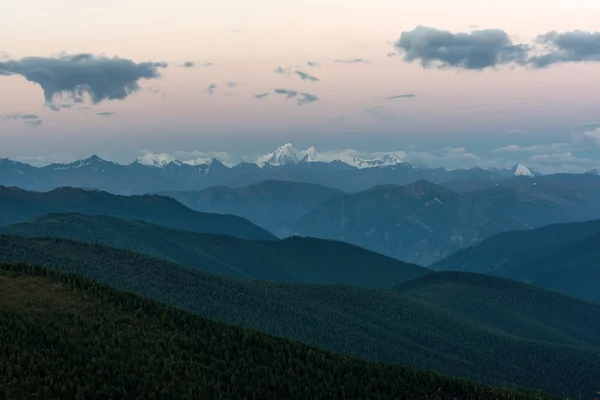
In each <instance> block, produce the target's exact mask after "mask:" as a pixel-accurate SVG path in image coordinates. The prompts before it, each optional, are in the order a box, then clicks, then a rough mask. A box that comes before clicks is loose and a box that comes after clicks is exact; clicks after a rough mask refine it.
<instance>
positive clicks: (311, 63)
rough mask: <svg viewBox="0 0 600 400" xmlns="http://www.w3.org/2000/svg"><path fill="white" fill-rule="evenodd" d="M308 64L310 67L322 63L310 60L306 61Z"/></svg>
mask: <svg viewBox="0 0 600 400" xmlns="http://www.w3.org/2000/svg"><path fill="white" fill-rule="evenodd" d="M306 65H308V66H309V67H320V66H321V64H319V63H318V62H316V61H309V62H307V63H306Z"/></svg>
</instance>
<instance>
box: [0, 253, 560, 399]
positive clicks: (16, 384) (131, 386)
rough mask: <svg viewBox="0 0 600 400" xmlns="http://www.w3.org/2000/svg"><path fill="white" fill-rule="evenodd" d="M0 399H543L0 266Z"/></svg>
mask: <svg viewBox="0 0 600 400" xmlns="http://www.w3.org/2000/svg"><path fill="white" fill-rule="evenodd" d="M0 282H1V285H2V288H3V290H2V291H0V321H1V322H2V323H1V324H0V334H1V337H2V341H1V342H0V376H1V377H2V378H1V380H0V398H1V399H17V398H44V399H55V398H61V399H67V398H69V399H70V398H73V399H120V398H128V399H148V398H161V399H196V398H210V399H232V398H236V399H251V398H255V399H270V398H294V399H299V398H306V399H320V398H323V399H325V398H331V399H334V398H335V399H338V398H369V399H389V398H396V399H399V398H406V399H450V398H460V399H550V398H552V397H550V396H548V395H545V394H542V393H539V392H533V391H525V390H517V389H515V390H508V389H500V388H493V387H489V386H484V385H480V384H478V383H474V382H469V381H465V380H459V379H454V378H450V377H446V376H443V375H439V374H435V373H431V372H424V371H411V370H409V369H407V368H404V367H399V366H391V365H385V364H376V363H367V362H363V361H359V360H356V359H353V358H350V357H344V356H340V355H334V354H331V353H328V352H325V351H322V350H318V349H316V348H312V347H310V346H306V345H302V344H299V343H296V342H293V341H289V340H284V339H278V338H274V337H272V336H269V335H266V334H260V333H257V332H253V331H250V330H247V329H244V328H240V327H233V326H227V325H223V324H219V323H216V322H213V321H211V320H208V319H206V318H202V317H197V316H194V315H192V314H190V313H187V312H184V311H181V310H177V309H175V308H172V307H168V306H165V305H161V304H158V303H155V302H153V301H150V300H147V299H143V298H141V297H138V296H135V295H133V294H128V293H124V292H119V291H117V290H115V289H112V288H110V287H108V286H106V285H103V284H98V283H92V282H90V281H88V280H86V279H83V278H80V277H78V276H75V275H65V274H60V273H57V272H55V271H52V270H49V269H45V268H42V267H38V266H33V265H27V264H22V263H13V264H2V265H0Z"/></svg>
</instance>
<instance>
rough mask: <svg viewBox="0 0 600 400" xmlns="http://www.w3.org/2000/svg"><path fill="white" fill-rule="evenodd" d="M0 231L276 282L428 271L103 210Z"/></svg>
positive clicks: (329, 248)
mask: <svg viewBox="0 0 600 400" xmlns="http://www.w3.org/2000/svg"><path fill="white" fill-rule="evenodd" d="M0 232H4V233H7V234H13V235H20V236H36V237H43V236H51V237H63V238H67V239H73V240H79V241H85V242H91V243H98V244H105V245H108V246H114V247H119V248H123V249H126V250H133V251H137V252H140V253H144V254H148V255H151V256H153V257H160V258H165V259H167V260H172V261H176V262H179V263H181V264H184V265H188V266H192V267H197V268H200V269H202V270H205V271H210V272H215V273H220V274H226V275H232V276H238V277H243V278H251V279H259V280H270V281H275V282H298V283H342V284H353V285H357V286H367V287H390V286H391V285H394V284H399V283H402V282H405V281H407V280H410V279H412V278H415V277H417V276H421V275H423V274H425V273H428V272H429V270H428V269H426V268H423V267H419V266H416V265H414V264H408V263H404V262H402V261H398V260H396V259H393V258H390V257H385V256H383V255H380V254H377V253H373V252H371V251H368V250H364V249H362V248H359V247H356V246H353V245H350V244H346V243H341V242H334V241H329V240H320V239H311V238H298V237H294V238H288V239H285V240H281V241H249V240H243V239H238V238H234V237H227V236H215V235H206V234H197V233H193V232H186V231H177V230H173V229H167V228H165V227H162V226H157V225H152V224H149V223H144V222H138V221H128V220H124V219H118V218H114V217H107V216H90V215H83V214H72V213H70V214H50V215H44V216H41V217H38V218H35V219H33V220H32V221H29V222H24V223H19V224H14V225H11V226H9V227H8V228H5V229H4V230H0ZM232 249H235V250H232Z"/></svg>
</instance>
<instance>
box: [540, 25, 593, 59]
mask: <svg viewBox="0 0 600 400" xmlns="http://www.w3.org/2000/svg"><path fill="white" fill-rule="evenodd" d="M536 44H537V45H538V46H541V47H542V51H541V54H538V55H535V56H532V57H531V58H530V59H529V62H530V63H531V64H532V65H533V66H534V67H538V68H544V67H548V66H550V65H553V64H558V63H567V62H572V63H579V62H599V61H600V32H586V31H579V30H577V31H571V32H564V33H558V32H556V31H553V32H548V33H546V34H544V35H539V36H538V37H537V39H536Z"/></svg>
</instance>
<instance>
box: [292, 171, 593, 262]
mask: <svg viewBox="0 0 600 400" xmlns="http://www.w3.org/2000/svg"><path fill="white" fill-rule="evenodd" d="M542 178H543V177H542ZM523 179H527V180H528V181H529V182H530V183H529V184H528V185H527V186H524V187H520V186H518V185H515V186H508V184H507V185H505V186H498V187H496V186H494V187H492V188H489V189H484V190H479V191H469V192H464V193H456V192H453V191H451V190H449V189H447V188H445V187H442V186H440V185H436V184H433V183H431V182H428V181H418V182H415V183H413V184H409V185H404V186H399V185H380V186H376V187H374V188H371V189H369V190H365V191H362V192H358V193H352V194H346V195H343V196H336V197H334V198H332V199H330V200H327V201H326V202H324V203H323V204H321V205H320V206H318V207H316V208H315V209H314V210H312V211H311V212H309V213H307V214H306V215H304V216H303V217H302V218H300V219H299V221H298V222H297V223H296V224H295V225H294V227H293V229H292V231H291V232H292V234H294V235H299V236H312V237H318V238H324V239H333V240H342V241H346V242H349V243H353V244H356V245H358V246H362V247H364V248H367V249H370V250H373V251H376V252H379V253H382V254H386V255H390V256H392V257H396V258H399V259H402V260H405V261H408V262H415V263H417V264H421V265H428V264H430V263H433V262H435V261H437V260H439V259H441V258H443V257H446V256H449V255H450V254H452V253H453V252H455V251H457V250H459V249H461V248H464V247H468V246H471V245H474V244H476V243H477V242H479V241H481V240H483V239H485V238H487V237H489V236H491V235H494V234H496V233H500V232H504V231H509V230H519V229H531V228H537V227H541V226H544V225H547V224H551V223H555V222H565V221H578V220H585V219H589V218H594V217H596V218H600V209H598V207H597V206H596V204H597V203H596V202H597V201H598V200H600V190H599V189H600V184H599V185H598V186H597V187H588V189H586V190H582V191H577V190H576V189H574V188H572V187H570V186H569V185H563V186H561V187H559V188H557V189H556V190H554V189H547V188H545V187H544V185H542V184H538V185H534V184H535V183H536V182H533V183H531V179H530V178H521V179H520V181H522V180H523ZM536 179H537V178H536ZM557 185H558V184H557ZM538 186H539V187H540V189H539V190H538V189H536V188H537V187H538Z"/></svg>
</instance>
